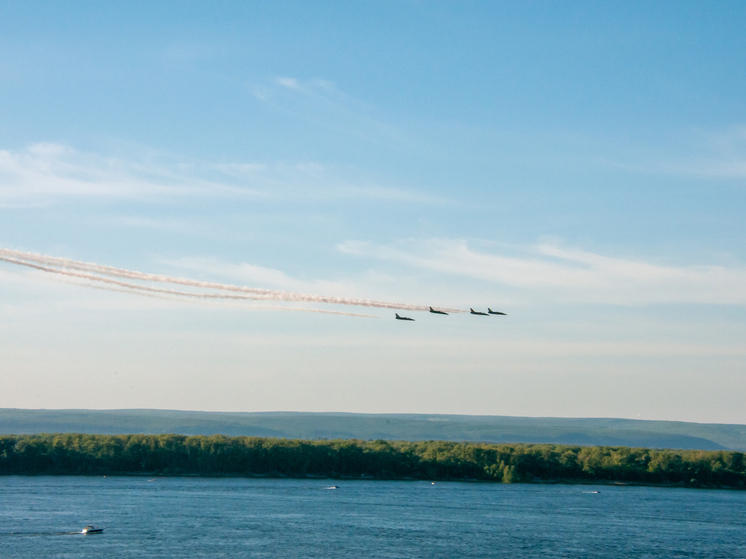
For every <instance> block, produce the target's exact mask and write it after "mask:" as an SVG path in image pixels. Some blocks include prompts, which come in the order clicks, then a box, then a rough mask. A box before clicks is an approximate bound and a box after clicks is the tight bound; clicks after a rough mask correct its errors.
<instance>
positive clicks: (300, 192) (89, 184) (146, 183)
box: [0, 143, 448, 207]
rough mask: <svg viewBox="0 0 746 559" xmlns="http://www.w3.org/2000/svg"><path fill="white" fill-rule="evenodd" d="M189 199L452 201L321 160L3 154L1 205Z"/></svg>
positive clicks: (60, 150) (42, 149)
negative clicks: (352, 174) (347, 173)
mask: <svg viewBox="0 0 746 559" xmlns="http://www.w3.org/2000/svg"><path fill="white" fill-rule="evenodd" d="M183 197H220V198H248V199H253V200H257V199H261V200H266V201H275V202H293V201H298V200H319V201H323V200H344V199H372V200H381V201H392V202H408V203H418V204H438V205H443V204H447V203H448V201H447V200H445V199H443V198H442V197H438V196H432V195H429V194H426V193H423V192H419V191H414V190H403V189H398V188H392V187H388V186H385V185H379V184H376V183H374V182H373V183H372V182H370V181H367V180H366V181H354V180H350V179H346V178H344V177H342V176H341V173H340V172H339V170H337V169H336V168H334V167H330V166H328V165H323V164H321V163H317V162H297V163H287V162H276V163H260V162H236V163H223V162H220V163H218V162H209V161H197V162H194V161H190V162H183V161H178V160H177V161H174V160H172V159H169V158H167V157H162V156H161V157H159V156H157V155H156V156H152V157H144V158H129V159H128V158H124V157H105V156H101V155H98V154H93V153H86V152H81V151H78V150H75V149H73V148H71V147H69V146H65V145H60V144H52V143H39V144H34V145H32V146H30V147H29V148H27V149H25V150H19V151H11V150H0V207H15V206H24V205H28V206H34V205H48V204H52V203H55V202H56V201H59V200H61V199H70V198H85V199H96V198H109V199H111V198H114V199H124V200H137V201H140V202H143V201H149V200H150V201H155V200H157V201H160V202H162V201H164V200H172V199H174V198H183Z"/></svg>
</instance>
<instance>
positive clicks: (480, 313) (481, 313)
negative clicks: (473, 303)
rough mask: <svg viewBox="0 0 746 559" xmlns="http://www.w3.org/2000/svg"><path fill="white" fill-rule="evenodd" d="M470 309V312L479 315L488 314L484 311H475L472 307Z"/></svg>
mask: <svg viewBox="0 0 746 559" xmlns="http://www.w3.org/2000/svg"><path fill="white" fill-rule="evenodd" d="M469 310H470V311H471V314H478V315H480V316H489V315H488V314H487V313H486V312H477V311H475V310H474V309H469Z"/></svg>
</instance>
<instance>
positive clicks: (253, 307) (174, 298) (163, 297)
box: [0, 257, 378, 318]
mask: <svg viewBox="0 0 746 559" xmlns="http://www.w3.org/2000/svg"><path fill="white" fill-rule="evenodd" d="M0 260H4V259H3V258H2V257H0ZM4 261H5V262H7V260H4ZM60 281H61V282H63V283H67V284H68V285H76V286H78V287H85V288H87V289H100V290H102V291H111V292H112V293H127V294H131V295H137V296H138V297H150V298H153V299H160V300H162V301H176V302H181V300H180V298H179V297H177V296H176V295H171V296H166V295H161V294H158V293H142V292H139V291H132V290H131V289H128V288H117V287H109V286H108V285H93V284H90V283H79V282H76V281H74V280H71V281H65V280H60ZM174 293H179V294H180V295H184V294H185V293H183V292H176V291H175V292H174ZM187 295H189V294H187ZM242 308H243V309H247V308H248V309H249V310H252V311H289V312H315V313H322V314H336V315H339V316H354V317H356V318H378V317H377V316H375V315H372V314H360V313H354V312H343V311H330V310H327V309H304V308H302V307H268V306H258V305H251V306H249V307H242Z"/></svg>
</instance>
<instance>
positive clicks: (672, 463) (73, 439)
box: [0, 434, 746, 489]
mask: <svg viewBox="0 0 746 559" xmlns="http://www.w3.org/2000/svg"><path fill="white" fill-rule="evenodd" d="M13 474H16V475H18V474H20V475H30V474H47V475H117V474H121V475H133V474H135V475H136V474H143V475H203V476H221V475H236V476H269V477H307V476H318V477H331V478H361V477H362V478H369V479H420V480H480V481H495V482H503V483H513V482H622V483H642V484H676V485H683V486H694V487H729V488H738V489H746V460H744V454H743V453H741V452H729V451H697V450H659V449H648V448H628V447H606V446H603V447H602V446H592V447H587V446H569V445H553V444H486V443H458V442H447V441H422V442H406V441H385V440H375V441H362V440H291V439H277V438H263V437H226V436H222V435H213V436H209V437H205V436H184V435H80V434H42V435H8V436H0V475H13Z"/></svg>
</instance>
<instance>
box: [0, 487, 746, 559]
mask: <svg viewBox="0 0 746 559" xmlns="http://www.w3.org/2000/svg"><path fill="white" fill-rule="evenodd" d="M332 484H336V485H339V488H338V489H325V487H329V486H330V485H332ZM594 491H598V493H594ZM86 524H96V525H103V526H106V530H105V531H104V533H103V534H94V535H81V534H71V533H70V532H72V531H75V530H80V529H81V528H83V526H85V525H86ZM0 557H2V558H3V559H5V558H8V557H65V558H67V557H69V558H73V557H75V558H77V557H133V558H134V557H278V558H294V557H324V558H334V557H345V558H355V557H407V558H412V557H423V558H425V557H426V558H436V557H443V558H446V557H447V558H457V557H459V558H460V557H573V558H582V557H605V558H609V557H666V558H668V557H708V558H710V557H723V558H734V557H746V492H740V491H716V490H694V489H671V488H656V487H609V486H599V487H594V486H580V485H502V484H484V483H436V484H434V485H433V484H431V483H429V482H414V481H410V482H384V481H329V480H267V479H261V480H257V479H237V478H230V479H205V478H158V479H156V480H154V481H149V480H147V479H146V478H135V477H108V478H94V477H15V476H13V477H0Z"/></svg>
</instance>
